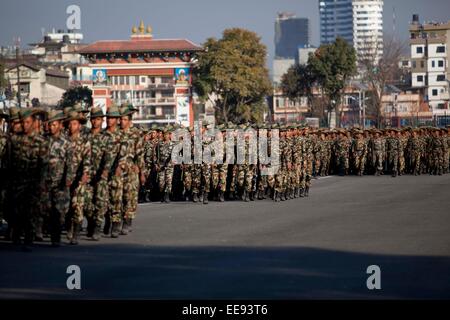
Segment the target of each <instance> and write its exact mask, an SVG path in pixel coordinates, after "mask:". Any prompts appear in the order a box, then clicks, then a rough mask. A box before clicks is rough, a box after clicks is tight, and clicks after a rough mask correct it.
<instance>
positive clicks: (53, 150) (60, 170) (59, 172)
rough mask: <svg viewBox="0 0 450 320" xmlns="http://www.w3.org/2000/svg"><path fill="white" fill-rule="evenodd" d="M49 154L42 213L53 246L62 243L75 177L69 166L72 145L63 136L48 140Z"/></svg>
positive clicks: (43, 186) (45, 171) (43, 187)
mask: <svg viewBox="0 0 450 320" xmlns="http://www.w3.org/2000/svg"><path fill="white" fill-rule="evenodd" d="M47 142H48V149H47V150H48V152H47V154H46V157H45V165H44V169H43V179H42V183H41V199H42V200H41V204H42V207H41V212H42V213H43V214H44V215H45V216H46V217H48V218H49V219H50V220H49V227H50V233H51V240H52V243H53V244H58V243H59V242H60V241H61V225H62V224H63V223H64V220H65V216H66V214H67V212H68V211H69V205H70V191H69V187H68V186H67V185H68V182H70V181H73V180H74V178H75V176H74V172H73V171H72V169H73V168H72V166H70V165H69V159H70V150H69V147H70V143H69V141H68V140H67V139H66V138H65V137H64V136H62V135H61V134H60V135H59V136H50V137H49V138H48V141H47Z"/></svg>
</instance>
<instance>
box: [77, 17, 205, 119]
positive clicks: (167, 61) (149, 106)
mask: <svg viewBox="0 0 450 320" xmlns="http://www.w3.org/2000/svg"><path fill="white" fill-rule="evenodd" d="M151 31H152V30H151V28H150V27H147V28H145V26H144V23H143V22H142V21H141V23H140V26H139V28H136V27H133V29H132V35H131V39H130V40H111V41H97V42H94V43H92V44H90V45H88V46H86V47H85V48H83V49H82V50H80V51H79V53H80V54H81V55H83V56H84V57H86V59H87V60H88V61H89V67H90V68H91V69H92V76H93V88H92V90H93V104H94V106H101V107H102V108H103V109H105V110H106V109H107V108H108V107H109V106H111V105H112V104H113V103H115V104H117V105H120V104H122V103H132V104H133V105H134V106H135V107H137V108H138V109H139V112H138V113H137V114H136V116H135V118H134V120H135V122H136V123H141V124H146V125H148V124H150V123H161V124H168V123H181V124H183V125H192V124H193V120H194V116H193V110H192V88H191V82H192V78H191V68H192V64H193V59H194V57H195V54H196V53H197V52H198V51H201V50H202V48H201V47H200V46H198V45H196V44H194V43H192V42H191V41H189V40H186V39H153V37H152V34H151Z"/></svg>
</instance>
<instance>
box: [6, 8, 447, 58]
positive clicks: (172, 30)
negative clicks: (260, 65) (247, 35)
mask: <svg viewBox="0 0 450 320" xmlns="http://www.w3.org/2000/svg"><path fill="white" fill-rule="evenodd" d="M70 4H76V5H79V6H80V8H81V31H82V33H83V34H84V40H85V41H84V42H93V41H96V40H110V39H128V38H129V36H130V34H131V27H132V25H133V24H138V23H139V20H140V19H143V20H144V22H145V23H146V25H147V24H150V25H151V26H152V27H153V35H154V37H155V38H187V39H189V40H192V41H193V42H196V43H198V44H202V43H203V42H204V41H205V39H206V38H208V37H211V36H214V37H220V35H221V32H222V31H223V30H224V29H226V28H229V27H242V28H247V29H250V30H252V31H255V32H257V33H258V34H259V35H260V36H261V38H262V41H263V42H264V43H265V44H266V45H267V48H268V53H269V57H268V59H269V66H270V65H271V59H272V57H273V54H274V21H275V17H276V14H277V12H280V11H291V12H294V13H296V14H297V16H298V17H307V18H309V19H310V26H311V35H312V44H313V45H318V44H319V20H318V0H169V1H165V0H157V1H155V0H33V1H32V0H28V1H25V0H2V1H1V7H0V10H1V11H0V30H1V32H0V45H11V44H12V43H13V38H14V37H15V36H20V38H21V40H22V45H25V44H28V43H31V42H37V41H39V40H40V39H41V33H42V31H41V29H42V28H45V30H46V31H50V30H51V29H52V28H53V27H54V28H56V29H66V19H67V16H68V15H67V14H66V7H67V6H68V5H70ZM393 7H395V10H396V16H397V23H396V25H397V34H398V38H402V39H407V38H408V24H409V21H410V20H411V17H412V14H413V13H419V15H420V19H421V21H423V20H435V21H448V20H450V0H385V1H384V32H385V34H388V33H392V30H393V28H392V26H393V22H392V21H393V17H392V9H393Z"/></svg>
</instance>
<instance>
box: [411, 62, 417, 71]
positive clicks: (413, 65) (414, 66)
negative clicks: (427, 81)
mask: <svg viewBox="0 0 450 320" xmlns="http://www.w3.org/2000/svg"><path fill="white" fill-rule="evenodd" d="M412 67H413V68H414V69H415V68H417V61H413V62H412Z"/></svg>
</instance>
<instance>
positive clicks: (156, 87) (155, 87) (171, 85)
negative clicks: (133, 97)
mask: <svg viewBox="0 0 450 320" xmlns="http://www.w3.org/2000/svg"><path fill="white" fill-rule="evenodd" d="M174 86H175V82H167V83H158V84H156V83H150V84H149V85H148V89H150V90H170V89H173V88H174Z"/></svg>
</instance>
